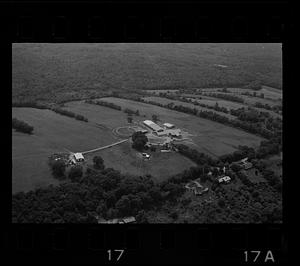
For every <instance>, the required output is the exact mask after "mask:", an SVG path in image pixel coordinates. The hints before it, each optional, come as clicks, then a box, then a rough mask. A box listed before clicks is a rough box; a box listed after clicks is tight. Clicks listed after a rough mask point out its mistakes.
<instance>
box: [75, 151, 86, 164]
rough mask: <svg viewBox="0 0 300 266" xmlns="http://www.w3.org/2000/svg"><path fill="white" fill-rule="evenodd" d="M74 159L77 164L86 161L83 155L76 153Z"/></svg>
mask: <svg viewBox="0 0 300 266" xmlns="http://www.w3.org/2000/svg"><path fill="white" fill-rule="evenodd" d="M74 158H75V160H76V162H82V161H84V157H83V155H82V153H79V152H77V153H74Z"/></svg>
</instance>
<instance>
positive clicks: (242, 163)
mask: <svg viewBox="0 0 300 266" xmlns="http://www.w3.org/2000/svg"><path fill="white" fill-rule="evenodd" d="M235 163H237V164H239V165H240V166H242V167H243V168H244V169H245V170H247V169H250V168H252V166H253V165H252V163H250V162H248V158H244V159H242V160H240V161H237V162H235Z"/></svg>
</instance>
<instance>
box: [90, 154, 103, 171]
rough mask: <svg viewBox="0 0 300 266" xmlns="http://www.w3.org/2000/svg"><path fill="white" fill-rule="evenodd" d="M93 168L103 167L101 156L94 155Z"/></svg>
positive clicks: (100, 168)
mask: <svg viewBox="0 0 300 266" xmlns="http://www.w3.org/2000/svg"><path fill="white" fill-rule="evenodd" d="M93 163H94V168H95V169H98V170H103V169H104V168H105V166H104V160H103V159H102V157H101V156H94V158H93Z"/></svg>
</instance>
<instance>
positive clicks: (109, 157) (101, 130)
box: [12, 101, 195, 193]
mask: <svg viewBox="0 0 300 266" xmlns="http://www.w3.org/2000/svg"><path fill="white" fill-rule="evenodd" d="M66 106H69V107H68V108H66V109H69V110H72V111H75V110H76V112H78V113H80V114H85V115H86V116H87V117H88V119H89V121H90V122H88V123H85V122H80V121H78V120H75V119H72V118H69V117H65V116H61V115H59V114H56V113H54V112H52V111H49V110H39V109H34V108H13V109H12V116H13V117H16V118H18V119H21V120H24V121H26V122H28V123H29V124H30V125H32V126H33V127H34V134H33V135H27V134H23V133H18V132H14V131H13V132H12V164H13V168H12V192H13V193H16V192H19V191H29V190H32V189H35V188H37V187H44V186H47V185H50V184H58V183H59V182H58V181H57V180H56V179H54V178H53V177H52V175H51V172H50V168H49V166H48V157H49V156H50V155H51V154H53V153H56V152H65V151H66V150H65V149H67V150H70V151H72V152H82V151H86V150H89V149H93V148H97V147H102V146H105V145H108V144H111V143H114V142H117V141H118V140H119V138H118V137H117V136H115V135H114V134H113V132H112V129H113V128H115V127H118V126H122V125H123V126H124V125H126V123H125V122H126V116H125V114H124V113H122V112H120V111H116V110H113V109H111V108H107V107H102V106H96V105H91V104H86V103H83V102H82V101H78V102H71V103H68V104H66ZM95 155H100V156H102V157H103V159H104V162H105V165H106V166H107V167H113V168H114V169H116V170H119V171H121V172H123V173H129V174H132V175H136V174H137V175H139V174H151V175H152V176H154V178H155V180H157V181H160V180H164V179H165V178H168V177H169V176H171V175H173V174H177V173H179V172H181V171H182V170H183V169H187V168H189V167H191V166H193V165H195V164H194V163H193V162H192V161H190V160H189V159H187V158H185V157H183V156H181V155H179V154H177V153H172V154H161V153H157V154H153V156H152V158H151V160H150V161H147V162H143V161H142V160H141V159H140V158H138V156H137V152H136V151H134V150H132V148H131V146H130V143H123V144H121V145H120V146H115V147H112V148H109V149H107V150H103V151H97V152H94V153H90V154H87V155H86V159H87V161H88V163H90V164H92V159H93V157H94V156H95Z"/></svg>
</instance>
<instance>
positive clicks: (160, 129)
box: [143, 120, 164, 132]
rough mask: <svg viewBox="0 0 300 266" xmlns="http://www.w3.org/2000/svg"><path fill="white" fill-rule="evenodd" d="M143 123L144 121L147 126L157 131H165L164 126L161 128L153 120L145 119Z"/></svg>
mask: <svg viewBox="0 0 300 266" xmlns="http://www.w3.org/2000/svg"><path fill="white" fill-rule="evenodd" d="M143 123H144V125H145V126H147V127H149V128H150V129H152V130H153V131H156V132H162V131H164V129H163V128H161V127H160V126H159V125H157V124H155V123H154V122H152V121H151V120H145V121H143Z"/></svg>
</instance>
